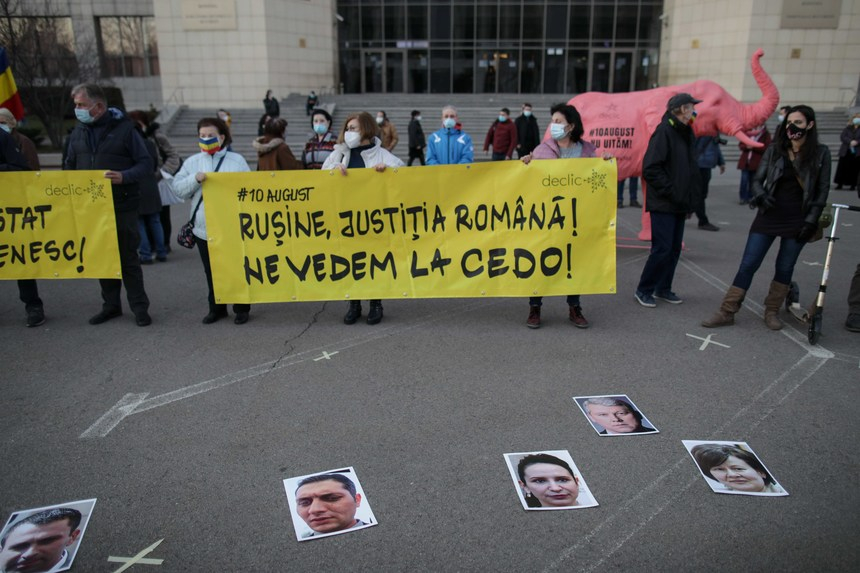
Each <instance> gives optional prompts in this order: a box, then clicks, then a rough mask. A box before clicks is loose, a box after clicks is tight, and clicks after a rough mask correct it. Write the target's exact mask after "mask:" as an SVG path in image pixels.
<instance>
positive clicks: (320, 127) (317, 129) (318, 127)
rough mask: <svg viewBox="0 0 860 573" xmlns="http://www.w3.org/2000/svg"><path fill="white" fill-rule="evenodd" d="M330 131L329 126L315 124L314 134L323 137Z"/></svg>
mask: <svg viewBox="0 0 860 573" xmlns="http://www.w3.org/2000/svg"><path fill="white" fill-rule="evenodd" d="M327 131H328V126H327V125H326V124H324V123H315V124H314V133H316V134H318V135H323V134H324V133H325V132H327Z"/></svg>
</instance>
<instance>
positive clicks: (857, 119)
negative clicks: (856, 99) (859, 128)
mask: <svg viewBox="0 0 860 573" xmlns="http://www.w3.org/2000/svg"><path fill="white" fill-rule="evenodd" d="M851 123H853V124H854V125H860V117H855V118H854V119H852V120H851Z"/></svg>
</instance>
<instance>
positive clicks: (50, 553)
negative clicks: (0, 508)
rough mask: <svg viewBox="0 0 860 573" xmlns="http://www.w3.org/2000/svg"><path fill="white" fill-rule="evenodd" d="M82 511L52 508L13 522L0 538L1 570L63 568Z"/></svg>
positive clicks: (32, 572) (33, 572)
mask: <svg viewBox="0 0 860 573" xmlns="http://www.w3.org/2000/svg"><path fill="white" fill-rule="evenodd" d="M80 525H81V512H80V511H78V510H76V509H70V508H63V507H61V508H54V509H48V510H44V511H40V512H38V513H34V514H32V515H29V516H27V517H25V518H24V519H21V520H19V521H16V522H15V523H13V524H12V525H11V526H10V527H9V528H7V529H6V531H5V532H4V534H3V537H2V538H0V570H2V571H3V572H4V573H11V572H13V571H14V572H16V573H43V572H53V571H63V570H65V569H68V568H69V567H70V566H71V564H72V559H73V557H74V555H73V554H70V553H69V548H70V547H71V546H72V545H73V544H74V543H75V542H76V541H77V540H78V537H79V536H80V535H81V529H80Z"/></svg>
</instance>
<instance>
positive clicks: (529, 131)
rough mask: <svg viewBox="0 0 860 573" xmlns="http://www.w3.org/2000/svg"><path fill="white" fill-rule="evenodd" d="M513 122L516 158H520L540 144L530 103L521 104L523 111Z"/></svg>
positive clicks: (538, 131)
mask: <svg viewBox="0 0 860 573" xmlns="http://www.w3.org/2000/svg"><path fill="white" fill-rule="evenodd" d="M514 123H515V125H516V126H517V158H521V157H523V156H524V155H528V154H529V153H531V152H532V151H534V149H535V147H537V146H538V145H540V128H539V127H538V123H537V120H536V119H535V116H533V115H532V104H530V103H524V104H523V113H522V115H520V116H519V117H518V118H517V120H516V121H515V122H514Z"/></svg>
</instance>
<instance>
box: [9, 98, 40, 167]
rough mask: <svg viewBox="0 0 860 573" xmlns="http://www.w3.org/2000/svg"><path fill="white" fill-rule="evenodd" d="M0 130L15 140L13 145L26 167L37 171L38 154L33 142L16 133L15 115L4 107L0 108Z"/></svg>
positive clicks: (16, 121) (16, 122)
mask: <svg viewBox="0 0 860 573" xmlns="http://www.w3.org/2000/svg"><path fill="white" fill-rule="evenodd" d="M0 129H2V130H3V131H5V132H6V133H8V134H10V135H11V136H12V139H14V140H15V145H16V146H17V147H18V149H19V150H20V151H21V154H22V155H24V158H25V159H26V160H27V165H29V166H30V169H31V170H32V171H38V170H39V153H38V152H37V151H36V145H35V144H34V143H33V141H32V140H31V139H30V138H29V137H27V136H26V135H24V134H23V133H21V132H20V131H18V120H17V119H15V115H14V114H13V113H12V112H11V111H9V110H8V109H7V108H5V107H0Z"/></svg>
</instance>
